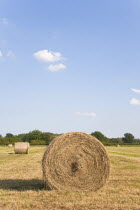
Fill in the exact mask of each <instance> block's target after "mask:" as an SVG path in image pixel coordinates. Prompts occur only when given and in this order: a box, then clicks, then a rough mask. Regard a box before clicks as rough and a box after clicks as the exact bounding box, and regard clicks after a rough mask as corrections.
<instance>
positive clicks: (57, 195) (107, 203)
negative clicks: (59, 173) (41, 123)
mask: <svg viewBox="0 0 140 210" xmlns="http://www.w3.org/2000/svg"><path fill="white" fill-rule="evenodd" d="M106 149H107V151H108V153H109V157H110V161H111V172H110V179H109V181H108V183H107V184H106V185H105V186H104V187H103V188H102V189H101V190H99V191H98V192H97V193H94V192H82V193H80V192H62V191H46V190H44V189H43V183H42V168H41V159H42V155H43V153H44V151H45V146H32V147H31V148H30V154H29V155H15V154H14V153H13V148H8V147H0V209H1V210H3V209H4V210H5V209H6V210H11V209H12V210H17V209H68V210H70V209H71V210H72V209H73V210H82V209H83V210H86V209H127V210H128V209H140V199H139V198H140V147H130V146H129V147H106Z"/></svg>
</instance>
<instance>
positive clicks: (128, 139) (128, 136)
mask: <svg viewBox="0 0 140 210" xmlns="http://www.w3.org/2000/svg"><path fill="white" fill-rule="evenodd" d="M134 139H135V137H134V136H133V135H132V134H131V133H125V134H124V137H123V139H122V140H123V142H124V143H133V142H134Z"/></svg>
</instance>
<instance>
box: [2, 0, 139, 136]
mask: <svg viewBox="0 0 140 210" xmlns="http://www.w3.org/2000/svg"><path fill="white" fill-rule="evenodd" d="M139 125H140V1H139V0H123V1H122V0H117V1H112V0H106V1H104V0H69V1H66V0H59V1H58V0H51V1H50V0H42V1H34V0H30V1H29V0H21V1H18V0H12V1H11V0H1V1H0V134H2V135H5V134H6V133H13V134H19V133H26V132H29V131H31V130H34V129H38V130H41V131H46V132H54V133H66V132H71V131H82V132H86V133H91V132H94V131H101V132H102V133H103V134H104V135H106V136H107V137H122V136H123V135H124V133H127V132H129V133H132V134H133V135H134V136H135V137H136V138H140V127H139Z"/></svg>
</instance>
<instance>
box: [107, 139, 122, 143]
mask: <svg viewBox="0 0 140 210" xmlns="http://www.w3.org/2000/svg"><path fill="white" fill-rule="evenodd" d="M110 143H113V144H122V138H111V139H110Z"/></svg>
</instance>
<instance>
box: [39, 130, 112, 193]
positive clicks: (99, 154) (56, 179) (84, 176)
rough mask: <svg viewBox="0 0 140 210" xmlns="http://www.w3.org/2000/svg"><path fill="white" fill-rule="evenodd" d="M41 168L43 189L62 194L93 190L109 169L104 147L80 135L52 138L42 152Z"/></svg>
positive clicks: (101, 182) (78, 133)
mask: <svg viewBox="0 0 140 210" xmlns="http://www.w3.org/2000/svg"><path fill="white" fill-rule="evenodd" d="M42 166H43V179H44V184H45V187H46V188H50V189H57V190H65V191H97V190H98V189H100V188H101V187H102V186H103V185H104V184H105V182H106V181H107V179H108V177H109V170H110V163H109V158H108V155H107V152H106V150H105V148H104V146H103V145H102V144H101V143H100V142H99V141H98V140H97V139H96V138H94V137H93V136H91V135H88V134H85V133H81V132H72V133H67V134H63V135H61V136H58V137H56V138H55V139H54V140H53V141H52V143H51V144H50V145H49V147H48V148H47V150H46V151H45V153H44V156H43V160H42Z"/></svg>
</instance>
